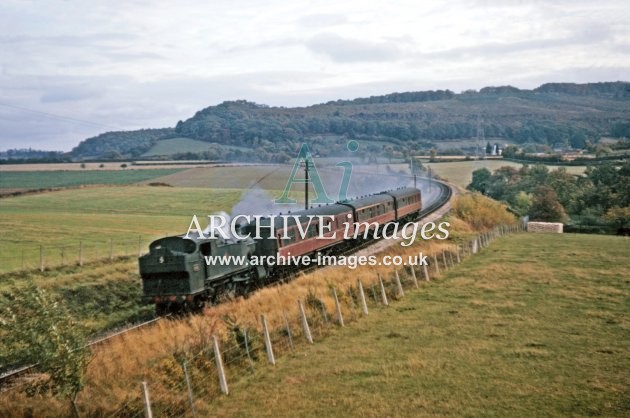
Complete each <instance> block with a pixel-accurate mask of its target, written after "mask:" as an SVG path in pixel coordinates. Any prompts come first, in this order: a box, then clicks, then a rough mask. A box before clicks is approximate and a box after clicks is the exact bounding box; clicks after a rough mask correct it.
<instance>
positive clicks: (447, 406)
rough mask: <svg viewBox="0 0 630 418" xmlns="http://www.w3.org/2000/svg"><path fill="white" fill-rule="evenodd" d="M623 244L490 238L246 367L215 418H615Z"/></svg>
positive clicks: (622, 407) (624, 326) (621, 405)
mask: <svg viewBox="0 0 630 418" xmlns="http://www.w3.org/2000/svg"><path fill="white" fill-rule="evenodd" d="M629 265H630V240H628V239H627V238H621V237H607V236H585V235H571V234H565V235H528V234H520V235H518V236H511V237H508V238H503V239H500V240H498V241H496V242H494V243H493V244H492V245H491V246H490V247H489V248H487V249H484V250H482V251H481V254H480V255H478V256H474V257H472V258H469V259H467V260H466V261H465V262H464V263H463V264H461V265H459V266H457V267H456V268H454V269H452V270H451V271H449V272H448V273H447V274H445V275H444V276H443V277H442V278H441V279H439V280H438V281H437V282H433V283H432V284H431V285H429V286H427V287H423V288H422V289H421V290H420V291H417V292H414V293H412V294H408V295H407V297H406V299H404V301H402V302H400V303H397V304H395V305H393V306H391V307H390V308H387V309H383V308H382V309H380V310H379V311H378V312H374V313H370V315H369V316H368V317H367V318H365V319H363V320H361V321H360V322H359V323H356V324H353V325H352V326H351V327H346V328H345V329H339V330H338V331H336V332H334V334H333V335H332V336H330V337H328V338H326V339H325V340H324V341H320V342H317V343H316V344H315V345H314V346H309V347H302V348H300V349H299V350H298V351H296V352H295V353H294V354H292V355H289V356H288V357H285V358H280V360H279V361H278V364H277V366H276V367H275V368H272V367H264V368H262V370H261V369H260V368H259V369H257V371H256V372H255V373H253V374H251V373H248V374H245V375H244V377H242V378H241V379H240V380H238V381H236V382H233V383H232V385H231V386H230V395H229V396H227V397H221V398H219V400H218V401H214V402H213V403H212V405H208V409H207V411H208V412H210V411H211V412H212V414H213V415H216V416H313V415H314V414H316V415H318V416H370V417H380V416H435V415H450V416H566V415H571V416H586V415H603V416H628V413H629V412H630V392H629V385H628V382H629V379H630V359H629V357H628V345H627V342H628V332H629V327H630V322H629V320H628V314H629V313H630V312H629V311H630V300H629V298H628V276H627V268H628V266H629Z"/></svg>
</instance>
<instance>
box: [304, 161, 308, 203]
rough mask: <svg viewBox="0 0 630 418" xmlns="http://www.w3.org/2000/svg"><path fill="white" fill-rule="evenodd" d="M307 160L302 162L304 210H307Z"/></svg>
mask: <svg viewBox="0 0 630 418" xmlns="http://www.w3.org/2000/svg"><path fill="white" fill-rule="evenodd" d="M308 166H309V163H308V160H304V179H305V181H304V209H307V210H308Z"/></svg>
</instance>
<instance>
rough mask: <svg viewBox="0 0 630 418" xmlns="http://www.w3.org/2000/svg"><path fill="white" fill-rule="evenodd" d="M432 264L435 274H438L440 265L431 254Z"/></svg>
mask: <svg viewBox="0 0 630 418" xmlns="http://www.w3.org/2000/svg"><path fill="white" fill-rule="evenodd" d="M433 265H434V266H435V274H440V266H438V261H437V257H436V256H435V255H434V256H433Z"/></svg>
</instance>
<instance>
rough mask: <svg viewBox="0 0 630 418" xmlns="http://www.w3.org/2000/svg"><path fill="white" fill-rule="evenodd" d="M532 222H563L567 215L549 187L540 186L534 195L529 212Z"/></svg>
mask: <svg viewBox="0 0 630 418" xmlns="http://www.w3.org/2000/svg"><path fill="white" fill-rule="evenodd" d="M530 219H531V220H532V221H543V222H565V221H566V220H567V214H566V212H565V210H564V208H563V207H562V205H561V204H560V202H559V201H558V196H557V195H556V192H555V191H554V190H553V189H552V188H551V187H549V186H540V187H538V188H537V189H536V192H535V193H534V200H533V202H532V207H531V210H530Z"/></svg>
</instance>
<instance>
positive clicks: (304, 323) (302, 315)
mask: <svg viewBox="0 0 630 418" xmlns="http://www.w3.org/2000/svg"><path fill="white" fill-rule="evenodd" d="M298 307H299V308H300V318H301V320H302V328H303V329H304V338H306V341H308V342H309V344H313V336H312V335H311V329H310V328H309V326H308V320H307V319H306V312H304V305H303V304H302V301H301V300H298Z"/></svg>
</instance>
